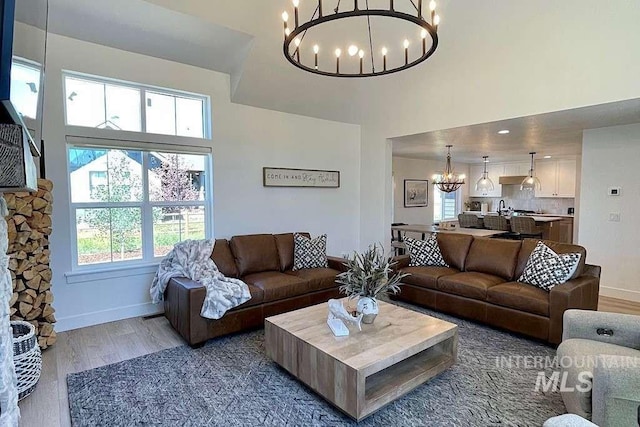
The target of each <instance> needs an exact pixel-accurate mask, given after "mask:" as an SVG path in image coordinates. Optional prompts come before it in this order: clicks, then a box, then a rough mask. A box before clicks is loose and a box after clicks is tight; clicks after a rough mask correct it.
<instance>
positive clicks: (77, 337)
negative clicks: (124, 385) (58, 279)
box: [19, 317, 185, 427]
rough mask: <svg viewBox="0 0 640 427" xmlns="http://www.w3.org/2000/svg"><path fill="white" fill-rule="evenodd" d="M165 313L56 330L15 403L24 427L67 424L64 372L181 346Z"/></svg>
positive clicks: (69, 423) (181, 343) (21, 424)
mask: <svg viewBox="0 0 640 427" xmlns="http://www.w3.org/2000/svg"><path fill="white" fill-rule="evenodd" d="M184 344H185V342H184V340H183V339H182V338H181V337H180V336H179V335H178V334H177V332H175V331H174V330H173V328H171V326H170V325H169V322H168V321H167V319H165V318H164V317H155V318H151V319H144V318H141V317H138V318H133V319H126V320H121V321H118V322H112V323H106V324H103V325H97V326H91V327H88V328H82V329H76V330H73V331H68V332H62V333H60V334H58V341H57V342H56V344H55V345H54V346H53V347H51V348H49V349H47V350H46V351H44V352H43V353H42V375H41V377H40V381H39V382H38V386H37V387H36V389H35V391H34V392H33V393H32V394H31V395H30V396H28V397H26V398H25V399H24V400H22V401H21V402H20V403H19V406H20V412H21V414H22V418H21V421H20V426H23V427H36V426H38V427H41V426H46V427H58V426H60V427H66V426H70V425H71V421H70V418H69V402H68V399H67V380H66V378H67V374H70V373H74V372H80V371H85V370H87V369H93V368H97V367H100V366H104V365H109V364H111V363H116V362H120V361H122V360H127V359H133V358H135V357H139V356H143V355H145V354H150V353H155V352H157V351H160V350H164V349H166V348H171V347H177V346H179V345H184Z"/></svg>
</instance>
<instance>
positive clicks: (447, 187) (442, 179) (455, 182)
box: [433, 145, 465, 193]
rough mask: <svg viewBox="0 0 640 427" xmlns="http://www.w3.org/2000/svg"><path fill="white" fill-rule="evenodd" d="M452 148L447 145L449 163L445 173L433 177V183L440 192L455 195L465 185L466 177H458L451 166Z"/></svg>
mask: <svg viewBox="0 0 640 427" xmlns="http://www.w3.org/2000/svg"><path fill="white" fill-rule="evenodd" d="M451 147H453V145H447V150H448V152H447V163H446V165H445V168H444V171H443V172H442V173H440V174H436V175H434V176H433V183H434V184H435V185H436V187H438V190H440V191H442V192H444V193H453V192H454V191H457V190H458V189H459V188H460V187H461V186H462V184H464V178H465V176H464V175H458V174H457V173H455V171H454V170H453V167H452V166H451Z"/></svg>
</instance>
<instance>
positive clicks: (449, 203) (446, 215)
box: [433, 185, 458, 221]
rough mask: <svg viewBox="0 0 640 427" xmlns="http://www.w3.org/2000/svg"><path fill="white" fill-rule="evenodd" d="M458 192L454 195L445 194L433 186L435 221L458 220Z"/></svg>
mask: <svg viewBox="0 0 640 427" xmlns="http://www.w3.org/2000/svg"><path fill="white" fill-rule="evenodd" d="M457 193H458V192H457V191H454V192H453V193H445V192H443V191H440V190H438V187H436V186H435V185H434V186H433V196H434V203H433V220H434V221H443V220H448V219H456V218H457V216H458V197H457Z"/></svg>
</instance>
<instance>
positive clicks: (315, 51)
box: [313, 45, 320, 70]
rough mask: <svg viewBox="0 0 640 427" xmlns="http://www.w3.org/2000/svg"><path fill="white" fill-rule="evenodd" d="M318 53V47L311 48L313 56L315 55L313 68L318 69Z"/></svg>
mask: <svg viewBox="0 0 640 427" xmlns="http://www.w3.org/2000/svg"><path fill="white" fill-rule="evenodd" d="M318 52H320V46H318V45H315V46H313V54H314V55H315V67H316V70H317V69H318Z"/></svg>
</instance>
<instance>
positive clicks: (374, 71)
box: [282, 0, 440, 77]
mask: <svg viewBox="0 0 640 427" xmlns="http://www.w3.org/2000/svg"><path fill="white" fill-rule="evenodd" d="M301 1H305V0H293V12H294V23H293V27H291V28H290V27H289V14H288V13H287V12H283V13H282V19H283V21H284V45H283V53H284V56H285V58H287V60H288V61H289V62H290V63H291V64H293V65H295V66H296V67H298V68H300V69H302V70H305V71H308V72H310V73H314V74H320V75H323V76H332V77H374V76H382V75H385V74H391V73H396V72H399V71H403V70H406V69H408V68H411V67H414V66H416V65H418V64H420V63H422V62H424V61H426V60H427V59H428V58H429V57H430V56H431V55H433V54H434V52H435V51H436V49H437V48H438V25H439V23H440V17H439V16H438V15H437V14H436V2H435V0H431V2H430V3H429V10H430V13H429V15H430V18H431V22H427V21H426V20H425V19H424V17H423V5H422V3H423V1H422V0H416V1H417V4H416V3H415V1H414V0H406V1H407V2H409V3H411V7H412V9H415V14H409V13H405V12H400V11H398V10H396V5H395V4H394V3H395V2H394V0H389V8H388V9H370V8H369V0H353V3H352V4H353V9H348V10H346V9H344V6H345V5H344V4H342V5H341V3H343V2H342V1H341V0H338V2H337V7H336V8H335V9H331V10H330V13H328V14H325V10H324V9H323V0H306V1H308V2H312V3H314V4H315V3H317V5H316V8H315V11H314V13H313V15H312V16H311V19H310V20H309V21H307V22H303V23H300V19H299V7H300V2H301ZM324 1H325V2H326V1H327V0H324ZM344 3H347V2H344ZM334 4H335V2H334ZM349 4H351V2H349ZM324 6H325V7H326V6H327V5H326V4H325V5H324ZM341 6H342V8H341ZM354 17H364V18H366V19H367V28H368V33H369V34H368V36H369V37H368V40H369V43H368V44H369V46H367V47H366V48H361V47H358V46H357V45H355V44H352V45H350V46H348V48H347V49H346V53H347V54H348V55H349V57H351V58H353V60H354V61H355V60H356V58H357V59H359V71H355V72H353V71H345V68H346V67H344V66H343V69H342V70H341V69H340V57H341V56H342V49H341V48H339V47H338V48H336V49H335V51H334V55H332V59H330V60H328V59H327V56H328V55H325V56H324V57H323V56H321V48H320V44H318V43H316V42H315V41H312V42H311V43H308V40H307V41H305V38H306V36H307V31H308V30H309V29H311V28H313V27H318V26H320V25H322V24H325V23H328V22H332V21H337V20H341V19H348V18H354ZM372 17H387V18H394V19H399V20H403V21H407V22H410V23H413V24H415V25H417V26H418V27H419V28H421V31H420V33H419V36H420V39H421V49H420V50H418V49H411V45H412V42H411V40H410V39H409V38H405V39H404V42H402V43H401V45H402V46H403V48H404V52H403V54H401V55H404V58H403V59H404V62H401V65H399V66H395V67H391V68H389V67H388V66H387V65H388V63H389V62H390V61H388V57H390V56H391V55H392V54H393V52H392V50H389V49H388V48H387V47H386V46H382V47H380V48H379V50H378V49H375V48H374V37H373V34H372V30H371V18H372ZM427 37H430V38H431V45H430V46H429V43H428V42H427ZM306 46H310V48H308V49H305V48H306ZM304 50H309V52H304V53H305V54H304V55H301V51H304ZM311 52H312V53H313V64H312V65H311V61H309V64H306V63H305V62H304V60H303V59H301V58H306V57H307V55H306V54H307V53H309V54H310V53H311ZM417 52H419V56H417V58H416V57H415V55H416V53H417ZM367 56H368V58H367ZM309 58H310V56H309ZM365 58H367V59H366V61H365ZM401 59H402V58H401ZM349 60H350V59H349V58H346V61H349ZM351 68H354V69H355V68H358V67H357V64H356V66H354V67H351Z"/></svg>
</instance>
